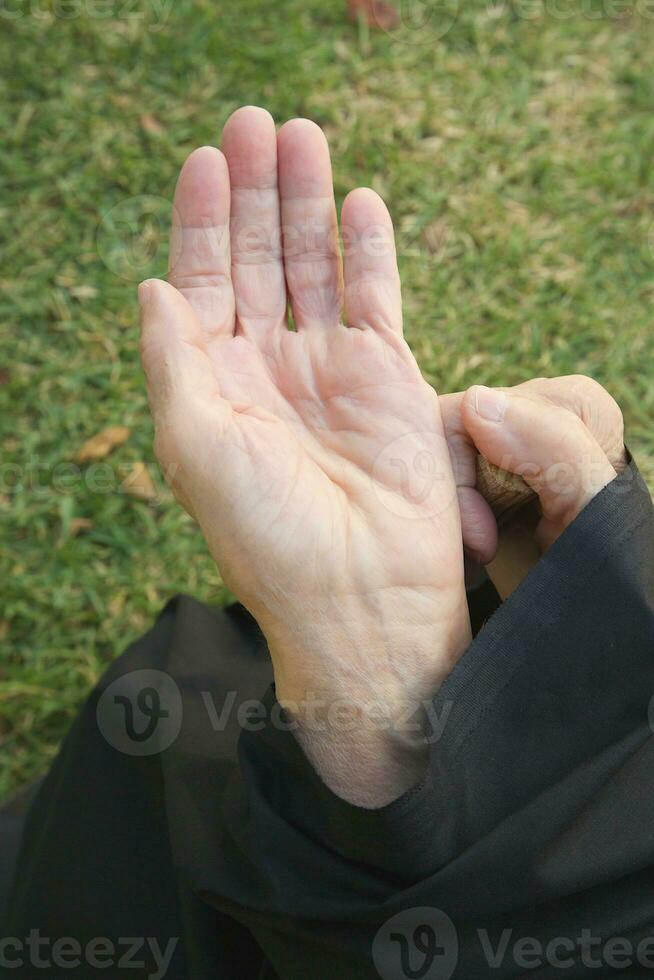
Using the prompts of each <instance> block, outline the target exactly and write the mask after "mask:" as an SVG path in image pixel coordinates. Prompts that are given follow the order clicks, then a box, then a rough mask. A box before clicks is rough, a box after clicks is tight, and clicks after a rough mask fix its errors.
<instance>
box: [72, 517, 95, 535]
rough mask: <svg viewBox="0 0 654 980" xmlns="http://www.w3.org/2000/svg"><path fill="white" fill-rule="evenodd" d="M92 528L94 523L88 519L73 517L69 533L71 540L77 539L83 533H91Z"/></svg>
mask: <svg viewBox="0 0 654 980" xmlns="http://www.w3.org/2000/svg"><path fill="white" fill-rule="evenodd" d="M92 527H93V521H92V520H90V519H89V518H88V517H73V519H72V520H71V522H70V524H69V525H68V532H69V534H70V536H71V538H76V537H77V535H78V534H81V533H82V532H83V531H90V530H91V528H92Z"/></svg>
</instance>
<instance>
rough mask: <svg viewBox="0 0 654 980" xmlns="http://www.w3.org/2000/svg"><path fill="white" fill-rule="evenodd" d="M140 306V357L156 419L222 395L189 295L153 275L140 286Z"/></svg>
mask: <svg viewBox="0 0 654 980" xmlns="http://www.w3.org/2000/svg"><path fill="white" fill-rule="evenodd" d="M139 304H140V308H141V361H142V363H143V369H144V371H145V374H146V378H147V382H148V395H149V398H150V406H151V408H152V413H153V415H154V416H155V421H156V420H157V419H159V418H161V417H162V416H163V415H164V414H165V415H169V413H170V412H171V411H172V412H175V411H176V410H178V409H180V410H181V411H182V412H185V411H186V410H188V409H189V408H190V407H191V406H192V405H193V403H197V399H198V398H202V397H204V396H214V397H215V396H216V395H218V394H219V392H218V382H217V380H216V375H215V373H214V371H213V368H212V365H211V361H210V359H209V355H208V353H207V348H206V343H205V339H204V333H203V330H202V326H201V324H200V322H199V320H198V318H197V315H196V313H195V312H194V310H193V308H192V306H191V305H190V303H189V302H188V301H187V300H186V299H185V297H184V296H183V295H182V294H181V293H180V292H178V290H176V289H175V288H174V286H171V285H170V284H169V283H167V282H164V281H163V280H161V279H148V280H146V281H145V282H142V283H141V285H140V286H139Z"/></svg>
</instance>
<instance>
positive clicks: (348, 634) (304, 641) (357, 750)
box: [264, 589, 471, 807]
mask: <svg viewBox="0 0 654 980" xmlns="http://www.w3.org/2000/svg"><path fill="white" fill-rule="evenodd" d="M460 592H461V593H462V594H458V595H455V594H454V592H453V594H452V595H451V596H447V595H445V594H443V592H442V591H441V592H440V593H439V603H438V606H437V611H438V616H436V615H432V616H431V617H429V616H427V615H426V614H425V613H426V608H425V606H424V604H423V601H424V596H421V597H417V596H411V597H408V596H406V595H405V596H404V597H403V600H402V602H401V603H399V604H398V606H397V610H399V609H400V608H402V610H403V612H404V615H403V616H402V617H400V616H394V615H392V614H391V612H390V610H389V607H388V603H387V604H386V605H385V607H384V609H383V610H382V609H380V608H378V609H376V610H375V614H373V613H372V612H371V610H370V609H369V608H368V606H369V603H365V604H364V607H365V608H362V604H361V602H360V599H359V598H358V597H357V599H356V600H355V599H353V598H351V597H349V598H347V599H343V598H339V600H338V610H336V609H328V608H326V607H324V606H321V608H320V609H318V608H315V607H314V608H310V607H309V608H307V609H306V610H305V615H304V617H303V619H302V622H300V621H296V622H289V621H288V620H287V622H286V623H285V624H284V626H283V627H282V626H280V624H279V623H276V624H274V626H271V625H269V626H268V630H267V629H266V626H265V625H264V632H265V633H266V635H267V639H268V641H269V646H270V651H271V656H272V659H273V666H274V672H275V685H276V693H277V700H278V701H279V703H280V704H281V705H282V707H284V708H285V710H286V712H287V714H288V715H289V716H290V717H291V718H292V719H293V722H294V730H295V735H296V737H297V739H298V741H299V743H300V744H301V746H302V748H303V750H304V752H305V754H306V755H307V757H308V759H309V761H310V762H311V763H312V765H313V766H314V768H315V769H316V770H317V772H318V773H319V775H320V776H321V778H322V779H323V781H324V782H325V783H326V784H327V785H328V786H329V787H330V789H332V791H333V792H335V793H337V795H339V796H342V797H343V798H344V799H347V800H349V801H350V802H352V803H355V804H357V805H360V806H368V807H373V806H375V807H376V806H383V805H385V804H386V803H388V802H390V801H391V800H393V799H395V798H396V797H397V796H399V795H401V794H402V793H403V792H404V791H405V790H407V789H408V788H409V787H410V786H412V785H414V784H415V783H416V782H417V781H418V780H419V778H420V776H421V774H422V773H423V771H424V768H425V765H426V760H427V755H428V742H429V740H432V739H433V738H434V735H435V734H436V735H438V731H437V729H438V719H434V718H433V717H432V713H431V700H432V698H433V696H434V694H435V693H436V691H437V690H438V688H439V686H440V684H441V683H442V681H443V680H444V678H445V677H446V676H447V674H448V673H449V672H450V671H451V669H452V667H453V666H454V664H455V663H456V661H457V660H458V659H459V658H460V656H461V655H462V654H463V653H464V651H465V650H466V649H467V647H468V646H469V644H470V640H471V632H470V622H469V618H468V611H467V604H466V602H465V592H464V591H463V590H462V589H461V590H460ZM385 599H388V596H386V597H385ZM420 611H421V612H422V614H419V612H420ZM433 611H434V612H435V611H436V610H433ZM435 728H436V732H435V731H434V730H435Z"/></svg>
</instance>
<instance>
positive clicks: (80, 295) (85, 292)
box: [70, 286, 98, 299]
mask: <svg viewBox="0 0 654 980" xmlns="http://www.w3.org/2000/svg"><path fill="white" fill-rule="evenodd" d="M70 295H71V296H74V297H75V299H93V298H94V297H95V296H97V295H98V291H97V289H96V288H95V286H71V288H70Z"/></svg>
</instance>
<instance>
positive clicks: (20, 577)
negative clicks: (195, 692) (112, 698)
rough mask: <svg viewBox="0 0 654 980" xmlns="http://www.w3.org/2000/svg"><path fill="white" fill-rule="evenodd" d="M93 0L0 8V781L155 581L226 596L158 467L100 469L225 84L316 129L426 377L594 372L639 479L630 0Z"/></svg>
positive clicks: (113, 643) (644, 108) (103, 656)
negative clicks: (391, 249) (197, 151)
mask: <svg viewBox="0 0 654 980" xmlns="http://www.w3.org/2000/svg"><path fill="white" fill-rule="evenodd" d="M111 6H113V13H112V16H111V17H109V18H103V19H99V18H98V17H94V16H92V14H93V11H94V10H98V9H99V10H107V9H108V8H107V6H106V5H104V6H103V7H100V6H99V5H97V6H95V5H94V4H93V3H92V0H78V2H77V3H75V2H72V0H71V4H69V5H68V7H66V5H65V4H62V3H60V4H59V7H58V9H59V10H60V11H61V9H62V7H63V8H64V9H67V10H68V11H69V13H70V12H71V11H72V15H71V16H68V17H67V18H62V17H55V16H49V17H48V16H46V14H47V11H48V9H50V5H49V4H48V2H46V0H39V2H38V3H32V4H30V3H28V2H25V3H22V4H21V3H19V2H18V0H15V2H14V3H13V4H12V3H10V4H6V5H3V8H2V9H3V10H6V9H9V10H13V11H19V12H20V11H22V12H23V14H24V15H23V16H20V17H17V18H15V19H11V20H7V19H6V18H4V19H3V18H2V16H1V14H0V21H2V23H0V122H1V124H2V133H3V138H2V142H1V143H0V229H1V230H0V244H1V249H2V263H1V267H0V323H1V334H0V427H1V438H2V459H1V463H2V469H1V470H0V474H1V475H2V481H3V486H2V487H1V488H0V521H1V527H2V531H1V539H0V549H1V552H0V553H1V558H0V589H1V606H0V637H1V641H0V642H1V650H2V652H1V655H0V798H2V797H3V796H5V795H6V794H8V793H9V792H10V791H12V790H13V789H15V788H16V787H17V786H18V785H20V784H21V783H22V782H24V781H26V780H29V779H30V778H32V777H33V776H34V775H36V774H37V773H39V772H41V771H42V770H43V768H44V767H45V766H46V765H47V763H48V760H49V759H50V758H51V757H52V755H53V753H54V752H55V751H56V746H57V744H58V742H59V740H60V739H61V737H62V735H63V733H64V732H65V731H66V728H67V726H68V725H69V724H70V721H71V718H72V717H73V714H74V712H75V708H76V706H77V705H78V704H79V702H80V700H81V699H82V698H83V697H84V696H85V694H86V692H87V691H88V690H89V688H90V686H91V685H92V684H93V682H94V680H95V679H96V678H97V677H98V675H99V674H100V673H101V672H102V671H103V670H104V668H105V666H106V665H107V663H108V662H109V661H110V660H111V659H112V658H113V657H115V656H116V655H117V654H118V653H119V652H120V650H121V649H122V648H123V647H124V646H125V644H126V643H127V642H129V641H130V640H131V639H132V638H134V637H135V636H137V635H138V633H139V632H140V631H142V630H143V629H144V628H145V627H146V626H147V624H148V623H149V622H150V621H151V619H152V617H153V616H154V615H155V613H156V612H157V610H158V609H159V608H160V607H161V606H162V604H163V603H164V602H165V600H166V598H167V597H169V596H171V595H172V594H174V593H175V592H177V591H182V590H183V591H186V592H191V593H194V594H195V595H197V596H199V597H200V598H202V599H205V600H208V601H210V602H216V601H223V600H224V598H225V595H226V593H225V590H224V588H223V586H222V584H221V581H220V578H219V576H218V573H217V571H216V569H215V567H214V566H213V565H212V563H211V561H210V560H209V558H208V556H207V553H206V550H205V547H204V545H203V542H202V539H201V537H200V534H199V532H198V531H197V530H196V529H195V527H194V526H193V524H192V523H191V521H190V520H189V519H187V518H186V517H185V516H184V515H183V514H182V512H181V510H180V509H179V508H178V507H177V506H176V504H175V503H174V502H173V501H172V499H171V497H170V495H169V494H168V493H167V492H166V490H165V489H164V488H163V486H162V485H161V481H158V489H159V496H158V499H157V501H156V503H154V504H148V503H143V502H141V501H138V500H135V499H134V498H133V497H130V496H127V495H126V494H124V493H119V492H118V491H117V489H116V488H117V486H118V484H119V482H120V480H121V479H122V478H123V477H124V475H125V474H126V472H127V471H128V469H129V466H130V464H132V463H134V462H135V461H139V460H143V461H145V462H146V463H148V464H151V465H152V466H154V464H153V457H152V451H151V441H152V431H151V425H150V420H149V417H148V412H147V406H146V400H145V394H144V386H143V378H142V375H141V371H140V367H139V361H138V351H137V330H136V314H135V284H136V281H137V280H138V279H140V278H143V277H145V276H147V275H152V274H162V273H163V272H164V270H165V235H166V220H167V208H168V202H169V200H170V198H171V195H172V192H173V187H174V182H175V179H176V176H177V172H178V169H179V167H180V165H181V163H182V161H183V160H184V157H185V155H186V154H187V153H188V152H189V151H190V150H191V149H192V148H193V147H195V146H197V145H199V144H202V143H206V142H214V143H215V142H216V141H217V140H218V138H219V133H220V129H221V126H222V124H223V122H224V121H225V119H226V118H227V116H228V114H229V113H230V112H231V111H232V110H233V109H234V108H236V107H237V106H238V105H240V104H242V103H257V104H262V105H265V106H267V107H268V108H269V109H270V111H271V112H272V113H273V114H274V115H275V117H276V118H277V119H278V120H279V121H280V122H281V121H283V120H285V119H287V118H288V117H290V116H293V115H298V114H301V115H308V116H311V117H312V118H313V119H315V120H316V121H317V122H319V123H320V124H321V125H322V126H324V128H325V130H326V131H327V134H328V136H329V138H330V140H331V144H332V149H333V157H334V169H335V180H336V189H337V193H338V197H339V200H340V199H342V197H343V196H344V194H345V193H346V192H347V191H348V190H349V189H350V188H351V187H353V186H355V185H358V184H369V185H372V186H373V187H374V188H376V189H377V190H379V191H380V192H381V193H382V194H383V195H384V197H385V198H386V200H387V202H388V204H389V206H390V208H391V211H392V213H393V216H394V218H395V221H396V224H397V227H398V233H399V248H400V256H401V267H402V274H403V282H404V295H405V306H406V320H407V336H408V339H409V341H410V343H411V344H412V346H413V348H414V350H415V353H416V355H417V356H418V359H419V361H420V363H421V365H422V367H423V369H424V371H425V373H426V375H427V376H428V378H429V379H430V380H432V381H433V382H434V383H435V384H436V385H437V386H438V388H439V390H442V391H446V390H454V389H458V388H461V387H463V386H466V385H468V384H470V383H472V382H479V381H481V382H486V383H490V384H493V383H498V382H502V383H514V382H517V381H520V380H523V379H524V378H526V377H529V376H534V375H542V374H547V375H556V374H563V373H570V372H584V373H589V374H592V375H594V376H595V377H596V378H598V379H599V380H600V381H602V382H603V383H604V384H605V385H606V386H607V387H608V388H609V389H610V390H611V391H612V393H613V394H614V395H615V396H616V397H617V398H618V400H619V401H620V403H621V405H622V406H623V409H624V411H625V415H626V418H627V423H628V439H629V443H630V445H631V448H632V449H633V450H634V452H635V453H636V454H637V456H638V458H639V460H640V462H641V465H642V467H643V469H644V470H645V472H646V474H647V476H648V477H649V478H650V479H651V478H652V475H653V474H654V430H653V428H652V425H651V422H652V418H653V416H654V384H652V380H653V378H654V371H653V368H654V345H653V342H652V326H651V309H652V305H653V300H654V295H653V293H654V257H653V254H652V250H651V249H650V243H651V245H652V248H653V249H654V231H652V220H653V218H654V176H653V173H652V169H651V166H650V163H651V160H652V158H653V157H654V113H652V104H653V100H654V76H653V75H652V71H651V52H652V42H653V40H654V19H653V18H652V17H651V16H649V17H648V16H643V15H641V14H639V13H638V10H639V9H640V8H639V6H638V4H637V3H636V0H634V3H633V4H632V5H631V8H628V9H627V10H626V13H625V14H624V15H623V16H621V17H620V18H616V17H612V16H610V14H611V8H610V7H609V6H608V4H604V5H600V4H598V3H595V2H593V3H592V4H589V2H588V0H575V2H572V0H570V2H569V5H568V7H567V8H565V7H563V6H562V5H561V3H558V5H553V4H550V3H549V2H548V0H546V2H544V3H543V4H541V5H540V6H538V5H537V4H533V3H530V4H529V5H527V4H524V3H523V4H518V3H517V2H516V3H515V4H511V3H507V4H506V5H504V6H502V5H501V4H500V3H499V2H492V0H488V2H481V0H466V3H465V6H463V5H462V9H461V10H460V11H459V15H458V18H457V19H456V21H455V23H454V24H453V26H452V27H451V29H450V30H449V31H447V32H445V33H443V30H444V26H445V21H443V20H442V19H441V20H435V21H434V22H433V23H432V24H431V25H429V26H428V27H427V28H425V29H423V30H415V29H411V27H410V26H408V27H405V28H403V29H401V30H400V31H399V32H397V33H396V34H393V35H387V34H384V33H374V32H369V31H368V30H367V29H365V28H364V27H363V26H357V25H353V24H350V23H348V21H347V20H346V18H345V16H344V7H345V0H277V2H276V3H274V4H271V3H269V2H268V0H239V3H237V4H236V3H227V2H221V0H195V2H191V0H176V2H175V3H174V4H173V5H169V6H170V9H169V12H168V15H167V17H166V18H165V19H164V20H163V21H162V22H159V21H158V15H157V11H158V10H161V9H162V7H161V4H160V3H159V4H158V3H155V2H154V0H142V2H141V3H140V4H139V5H138V7H137V6H136V5H134V4H131V3H129V4H128V3H127V2H126V0H116V2H115V3H113V5H110V7H111ZM164 6H165V5H164ZM405 6H406V4H405ZM437 6H438V5H437ZM616 6H617V5H616ZM30 7H31V9H32V13H31V14H30V13H29V10H30ZM550 8H551V9H550ZM52 9H56V7H53V8H52ZM135 9H138V11H140V13H141V14H142V16H141V17H139V18H135V17H133V16H132V17H130V16H127V14H128V12H129V11H130V10H131V11H133V10H135ZM438 9H439V10H440V9H444V5H440V6H438ZM642 10H643V11H645V14H647V9H646V7H645V6H643V7H642ZM557 11H558V13H557ZM34 12H36V13H38V16H36V15H35V13H34ZM110 12H111V9H110ZM521 12H522V13H523V14H524V13H525V12H526V13H529V14H531V15H534V14H535V17H533V16H529V17H526V16H520V13H521ZM445 16H447V15H446V13H443V14H442V17H445ZM441 33H442V34H443V36H439V35H440V34H441ZM144 115H147V116H148V117H152V119H154V120H155V125H154V126H153V125H152V120H151V119H150V120H148V119H146V120H143V116H144ZM157 123H158V124H159V125H157ZM130 221H131V222H132V225H130ZM648 238H649V243H648ZM80 287H82V288H81V289H80ZM87 287H90V288H87ZM113 424H121V425H127V426H128V427H129V428H130V429H131V437H130V439H129V440H128V442H127V443H125V444H124V445H123V446H122V447H120V448H119V449H117V450H116V451H115V452H114V453H113V454H112V455H111V456H110V457H109V458H108V461H107V462H108V464H109V469H108V470H105V471H104V473H102V472H101V473H100V474H98V472H97V471H95V472H91V474H90V475H89V470H88V467H83V468H81V470H80V471H79V473H78V474H77V475H76V474H75V472H74V471H73V470H70V468H68V469H66V467H67V466H68V467H70V463H71V461H72V460H73V457H74V455H75V453H76V452H77V450H78V449H79V448H80V446H81V445H82V444H83V442H84V441H85V440H86V439H87V438H88V437H90V436H92V435H94V434H95V433H96V432H98V431H100V430H101V429H103V428H104V427H106V426H108V425H113ZM8 464H14V465H15V466H17V467H18V468H19V469H20V472H21V474H22V477H21V484H22V489H20V488H17V487H15V486H13V485H12V481H15V477H16V473H17V472H18V471H17V470H10V469H8ZM152 472H153V473H154V469H153V471H152ZM91 477H93V478H94V479H95V481H96V484H97V482H98V480H100V482H101V483H102V482H104V488H105V492H99V489H98V487H97V485H94V483H93V479H91ZM107 483H109V492H106V489H107V487H106V485H107ZM112 486H113V489H111V487H112ZM80 517H82V518H88V519H90V520H91V521H92V525H93V526H92V528H91V529H90V530H89V531H87V532H86V533H84V534H80V535H78V536H74V535H73V533H72V528H73V527H74V525H73V524H71V522H72V521H73V519H74V518H80Z"/></svg>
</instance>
